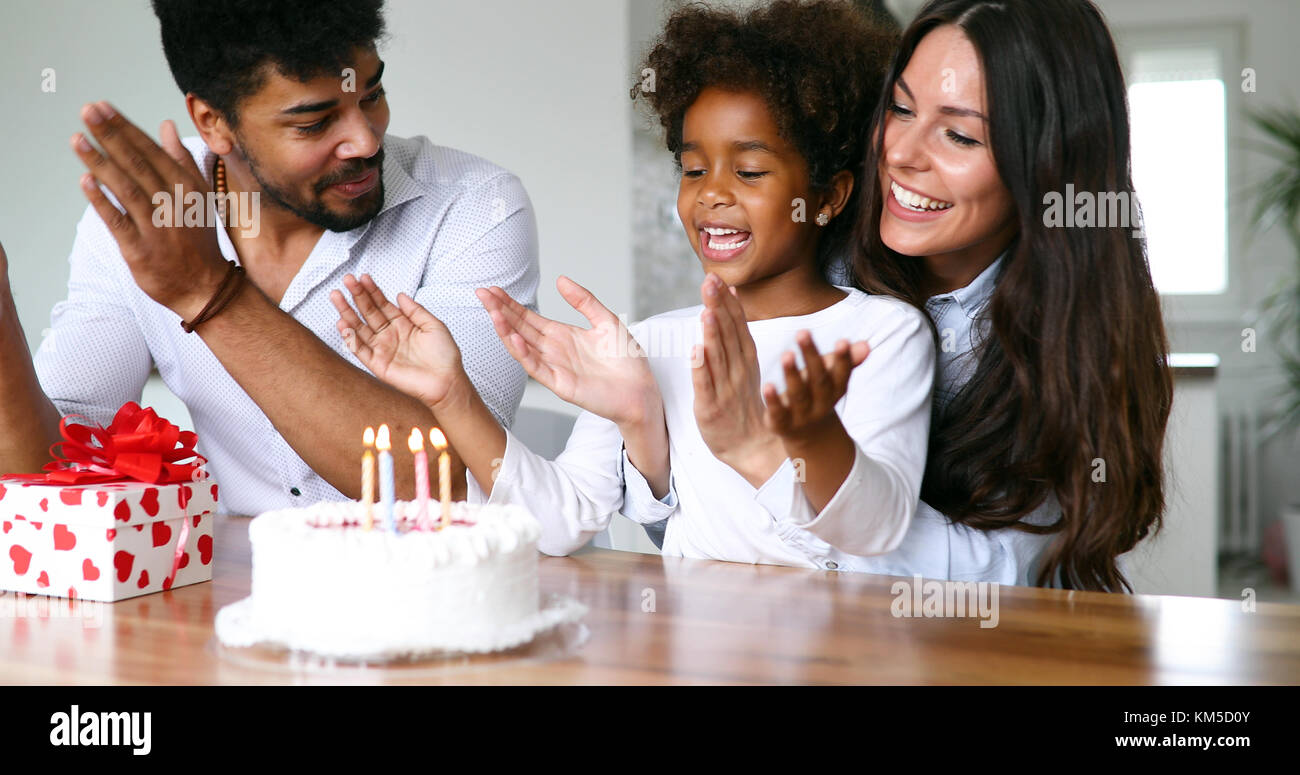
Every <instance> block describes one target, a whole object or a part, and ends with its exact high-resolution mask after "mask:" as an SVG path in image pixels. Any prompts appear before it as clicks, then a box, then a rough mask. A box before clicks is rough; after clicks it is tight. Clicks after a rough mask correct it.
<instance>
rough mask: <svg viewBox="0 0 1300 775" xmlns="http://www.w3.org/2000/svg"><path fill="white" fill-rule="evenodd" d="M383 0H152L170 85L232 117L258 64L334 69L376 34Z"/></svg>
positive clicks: (256, 83)
mask: <svg viewBox="0 0 1300 775" xmlns="http://www.w3.org/2000/svg"><path fill="white" fill-rule="evenodd" d="M383 6H384V3H383V0H276V1H275V2H265V0H153V11H154V15H156V16H157V17H158V22H159V25H160V26H161V28H162V44H163V53H164V54H166V56H167V64H168V66H169V67H171V71H172V77H173V78H175V79H176V85H177V86H179V87H180V90H181V91H182V92H183V93H185V94H190V93H193V94H194V96H196V97H198V98H199V99H201V100H203V101H204V102H207V103H208V104H209V105H211V106H212V107H213V108H215V109H216V110H217V111H218V112H220V113H221V114H222V115H223V116H225V118H226V120H227V121H229V122H230V123H231V124H232V125H236V124H237V123H238V120H239V112H238V108H239V102H240V100H242V99H243V98H245V97H248V96H250V95H252V94H255V93H256V92H257V91H258V90H259V89H261V88H262V86H263V84H264V83H265V79H266V73H267V71H266V65H272V66H274V67H275V69H276V70H278V71H279V72H280V73H281V74H283V75H285V76H287V77H290V78H296V79H298V80H300V81H306V80H309V79H311V78H315V77H317V76H320V75H322V74H325V73H331V74H335V75H338V74H340V73H341V72H342V70H343V68H344V67H347V66H348V64H349V63H350V61H351V55H352V53H353V50H354V49H356V48H367V47H370V46H373V45H375V44H376V42H377V41H378V40H379V39H380V38H381V37H382V36H383V34H384V13H383Z"/></svg>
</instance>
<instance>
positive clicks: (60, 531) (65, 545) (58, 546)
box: [54, 525, 77, 552]
mask: <svg viewBox="0 0 1300 775" xmlns="http://www.w3.org/2000/svg"><path fill="white" fill-rule="evenodd" d="M76 545H77V537H76V536H75V535H73V534H72V531H71V530H69V529H68V526H67V525H55V526H54V551H56V552H68V551H71V550H72V547H74V546H76Z"/></svg>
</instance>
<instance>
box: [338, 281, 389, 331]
mask: <svg viewBox="0 0 1300 775" xmlns="http://www.w3.org/2000/svg"><path fill="white" fill-rule="evenodd" d="M343 287H345V288H347V289H348V293H350V294H352V305H353V306H354V307H356V309H357V314H358V315H360V316H361V320H362V322H364V323H365V324H366V325H368V326H370V327H371V328H372V329H374V330H375V331H379V330H381V329H383V328H384V323H385V322H387V320H388V318H386V317H384V315H383V313H381V312H380V311H379V308H378V307H376V306H375V301H374V299H372V298H370V293H369V292H368V291H367V290H366V289H365V287H364V286H362V285H361V281H360V280H358V279H357V278H355V277H353V276H352V275H350V274H346V275H343Z"/></svg>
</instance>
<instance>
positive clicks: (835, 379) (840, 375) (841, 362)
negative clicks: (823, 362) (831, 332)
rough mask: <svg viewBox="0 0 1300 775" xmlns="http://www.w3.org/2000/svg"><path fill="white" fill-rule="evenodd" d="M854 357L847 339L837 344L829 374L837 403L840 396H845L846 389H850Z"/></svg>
mask: <svg viewBox="0 0 1300 775" xmlns="http://www.w3.org/2000/svg"><path fill="white" fill-rule="evenodd" d="M852 357H853V356H852V353H851V352H850V348H849V342H848V340H847V339H841V340H840V341H838V342H836V343H835V351H834V352H833V353H831V366H830V369H829V372H830V375H831V385H832V387H833V388H834V390H835V395H834V397H833V398H834V400H836V401H838V400H839V397H840V396H842V395H844V389H845V388H846V387H848V384H849V374H850V373H852V371H853V361H852Z"/></svg>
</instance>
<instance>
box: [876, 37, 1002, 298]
mask: <svg viewBox="0 0 1300 775" xmlns="http://www.w3.org/2000/svg"><path fill="white" fill-rule="evenodd" d="M987 115H988V110H987V109H986V107H985V97H984V72H983V68H982V67H981V66H980V60H979V56H978V55H977V54H976V52H975V47H974V46H973V45H971V42H970V40H969V39H968V38H967V37H966V35H965V33H964V32H962V31H961V29H960V28H958V27H956V26H953V25H945V26H942V27H937V28H935V29H934V30H933V31H931V32H930V33H929V34H927V35H926V36H925V37H924V38H922V39H921V42H920V43H919V44H918V45H917V47H916V50H915V51H914V52H913V53H912V57H911V59H910V60H908V63H907V67H906V68H905V69H904V70H903V73H902V74H901V75H900V77H899V79H898V82H897V83H896V84H895V85H894V93H893V95H892V104H891V105H890V108H889V111H888V113H887V114H886V118H885V141H884V154H883V156H882V161H881V165H880V186H881V195H882V197H883V198H884V202H885V207H884V212H883V213H881V216H880V239H881V241H882V242H884V244H885V245H886V246H888V247H889V248H891V249H892V250H895V251H897V252H899V253H902V254H903V255H906V256H925V257H933V258H937V259H940V260H948V261H949V262H950V265H951V266H953V267H954V268H956V267H957V266H960V265H971V266H976V267H979V268H982V266H987V265H988V264H990V263H992V262H993V260H994V259H995V258H996V257H997V255H998V254H999V253H1001V252H1002V250H1003V249H1004V248H1005V247H1006V245H1007V243H1009V242H1010V240H1011V238H1012V237H1013V236H1014V235H1015V232H1016V229H1017V221H1016V213H1015V206H1014V204H1013V202H1012V200H1011V193H1010V192H1009V191H1008V190H1007V187H1006V185H1004V184H1003V182H1002V178H1001V177H1000V176H999V175H998V170H997V165H996V164H995V162H994V160H993V151H992V149H991V146H990V144H989V131H988V120H987V118H985V117H986V116H987ZM957 274H958V275H960V274H962V272H960V271H959V272H957Z"/></svg>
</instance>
